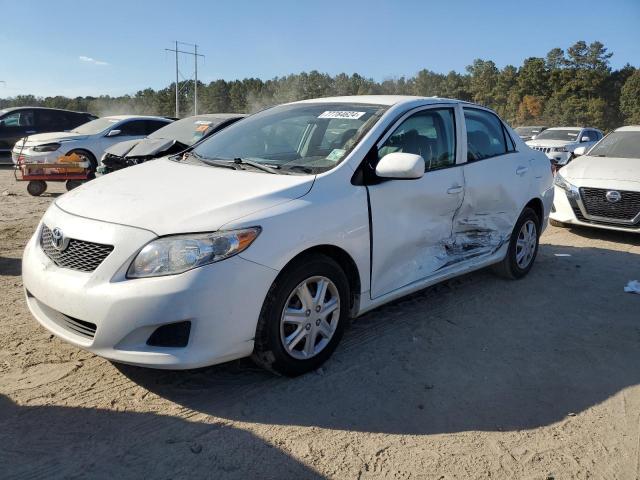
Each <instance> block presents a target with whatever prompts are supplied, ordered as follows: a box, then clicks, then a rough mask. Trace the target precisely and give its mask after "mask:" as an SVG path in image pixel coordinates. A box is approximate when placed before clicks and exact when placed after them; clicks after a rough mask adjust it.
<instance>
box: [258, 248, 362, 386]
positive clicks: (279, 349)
mask: <svg viewBox="0 0 640 480" xmlns="http://www.w3.org/2000/svg"><path fill="white" fill-rule="evenodd" d="M349 298H350V292H349V282H348V280H347V277H346V275H345V273H344V272H343V270H342V269H341V268H340V266H339V265H338V264H337V263H336V262H335V261H334V260H332V259H331V258H329V257H326V256H324V255H314V256H312V257H307V258H305V259H303V260H302V261H297V262H296V263H295V264H293V265H291V266H290V267H287V268H286V269H285V270H283V272H282V273H281V274H280V275H279V276H278V278H277V279H276V281H275V282H274V283H273V285H272V286H271V288H270V290H269V293H268V294H267V298H266V299H265V302H264V305H263V307H262V311H261V313H260V318H259V320H258V327H257V330H256V338H255V349H254V353H253V359H254V361H255V362H256V363H258V364H259V365H260V366H263V367H265V368H267V369H269V370H271V371H273V372H275V373H279V374H282V375H287V376H296V375H300V374H303V373H306V372H309V371H311V370H315V369H317V368H318V367H319V366H320V365H322V364H323V363H324V362H325V361H326V360H327V359H328V358H329V357H330V356H331V354H332V353H333V351H334V350H335V348H336V347H337V345H338V343H339V342H340V338H341V337H342V334H343V332H344V328H345V326H346V324H347V323H348V321H349V307H350V301H349Z"/></svg>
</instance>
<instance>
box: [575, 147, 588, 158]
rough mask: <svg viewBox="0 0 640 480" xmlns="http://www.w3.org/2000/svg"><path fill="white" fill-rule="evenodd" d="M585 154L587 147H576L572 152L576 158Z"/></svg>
mask: <svg viewBox="0 0 640 480" xmlns="http://www.w3.org/2000/svg"><path fill="white" fill-rule="evenodd" d="M585 153H587V147H578V148H576V149H575V150H574V151H573V154H574V155H575V156H576V157H579V156H580V155H584V154H585Z"/></svg>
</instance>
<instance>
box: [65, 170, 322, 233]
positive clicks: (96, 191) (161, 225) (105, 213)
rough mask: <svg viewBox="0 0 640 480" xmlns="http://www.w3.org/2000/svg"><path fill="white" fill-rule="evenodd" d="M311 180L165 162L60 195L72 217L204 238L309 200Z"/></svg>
mask: <svg viewBox="0 0 640 480" xmlns="http://www.w3.org/2000/svg"><path fill="white" fill-rule="evenodd" d="M314 178H315V176H312V175H273V174H269V173H263V172H255V171H244V170H231V169H227V168H219V167H211V166H207V165H200V164H197V165H196V164H188V163H178V162H174V161H171V160H168V159H166V158H164V159H159V160H157V161H154V162H145V163H142V164H140V165H136V166H134V167H129V168H125V169H122V170H119V171H117V172H114V173H110V174H109V175H105V176H103V177H100V178H98V179H96V180H92V181H91V182H88V183H86V184H84V185H82V186H81V187H78V188H76V189H74V190H72V191H71V192H69V193H67V194H65V195H63V196H62V197H60V198H58V199H57V200H56V205H57V206H58V207H60V208H61V209H62V210H64V211H66V212H68V213H71V214H73V215H78V216H83V217H88V218H93V219H96V220H102V221H105V222H112V223H118V224H122V225H130V226H133V227H138V228H144V229H147V230H151V231H152V232H154V233H156V234H157V235H168V234H173V233H186V232H207V231H214V230H218V229H219V228H220V227H222V226H223V225H225V224H226V223H229V222H231V221H233V220H236V219H238V218H240V217H244V216H246V215H249V214H252V213H255V212H257V211H258V210H264V209H266V208H270V207H274V206H276V205H278V204H281V203H285V202H288V201H291V200H294V199H296V198H300V197H302V196H304V195H305V194H307V193H308V192H309V190H310V189H311V186H312V185H313V181H314Z"/></svg>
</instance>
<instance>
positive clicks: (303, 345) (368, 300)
mask: <svg viewBox="0 0 640 480" xmlns="http://www.w3.org/2000/svg"><path fill="white" fill-rule="evenodd" d="M553 192H554V190H553V177H552V174H551V169H550V166H549V161H548V160H547V158H546V156H545V155H544V154H543V153H542V152H537V151H535V150H531V149H529V148H527V147H526V145H525V144H524V142H523V141H522V140H521V139H520V138H519V137H518V135H517V134H516V133H515V132H514V131H513V130H512V129H511V128H510V127H509V126H508V125H506V124H505V123H504V122H503V121H502V120H501V119H500V118H499V117H498V116H497V115H496V114H495V113H494V112H493V111H491V110H489V109H487V108H484V107H481V106H479V105H475V104H472V103H467V102H463V101H458V100H449V99H440V98H421V97H405V96H376V95H372V96H353V97H335V98H323V99H315V100H304V101H300V102H294V103H289V104H285V105H280V106H276V107H272V108H269V109H266V110H263V111H261V112H259V113H256V114H254V115H251V116H250V117H247V118H246V119H243V120H242V121H239V122H237V123H235V124H233V125H231V126H229V127H227V128H225V129H224V130H222V131H220V132H218V133H217V134H216V135H213V136H211V137H209V138H207V139H205V140H204V141H202V142H200V143H198V144H197V145H196V146H195V148H193V149H192V150H190V151H189V152H188V154H186V155H180V156H177V155H174V156H172V157H165V158H161V159H158V160H154V161H152V162H146V163H143V164H141V165H139V166H137V167H136V168H132V169H129V170H128V171H126V170H125V171H118V172H114V173H112V174H109V175H105V176H103V177H100V178H98V179H97V180H95V181H92V182H89V183H88V184H85V185H83V186H81V187H79V188H77V189H75V190H73V191H71V192H69V193H67V194H65V195H63V196H61V197H59V198H57V199H56V200H55V201H54V203H53V204H52V205H51V206H50V207H49V209H48V210H47V212H46V213H45V215H44V217H43V218H42V221H41V222H40V224H39V225H38V227H37V229H36V231H35V233H34V235H33V237H32V238H31V239H30V241H29V243H28V244H27V246H26V249H25V251H24V256H23V264H22V275H23V283H24V288H25V297H26V301H27V305H28V307H29V309H30V311H31V312H32V314H33V315H34V317H35V318H36V319H37V320H38V321H39V322H40V323H41V324H42V325H43V326H44V327H46V328H47V329H49V330H50V331H51V332H53V333H54V334H56V335H57V336H59V337H61V338H63V339H64V340H66V341H68V342H70V343H72V344H74V345H76V346H78V347H81V348H84V349H87V350H89V351H91V352H94V353H95V354H97V355H100V356H103V357H105V358H108V359H110V360H112V361H115V362H123V363H128V364H133V365H140V366H147V367H154V368H166V369H186V368H195V367H202V366H205V365H212V364H216V363H221V362H225V361H228V360H232V359H236V358H241V357H246V356H252V357H253V359H254V360H255V361H256V362H257V363H258V364H259V365H262V366H264V367H266V368H267V369H269V370H271V371H273V372H277V373H279V374H284V375H291V376H293V375H298V374H302V373H305V372H308V371H310V370H313V369H316V368H318V367H319V366H320V365H321V364H322V363H323V362H325V361H326V360H327V359H328V358H329V357H330V355H331V354H332V352H333V351H334V350H335V349H336V347H337V345H338V343H339V341H340V339H341V337H342V335H343V333H344V332H345V329H346V327H347V325H348V323H349V321H350V319H351V318H354V317H357V316H359V315H362V314H363V313H365V312H367V311H369V310H371V309H374V308H376V307H378V306H380V305H383V304H385V303H387V302H389V301H392V300H394V299H397V298H399V297H401V296H404V295H407V294H409V293H411V292H414V291H417V290H420V289H423V288H425V287H427V286H429V285H432V284H434V283H437V282H440V281H443V280H446V279H449V278H452V277H455V276H458V275H462V274H465V273H467V272H470V271H472V270H477V269H480V268H483V267H488V266H492V267H493V268H494V270H495V271H496V272H497V273H499V274H500V275H502V276H504V277H507V278H511V279H520V278H522V277H524V276H525V275H527V273H528V272H529V271H530V269H531V268H532V266H533V264H534V261H535V258H536V254H537V252H538V245H539V237H540V234H541V233H542V231H543V230H544V229H545V227H546V225H547V220H548V216H549V212H550V209H551V205H552V202H553ZM459 294H460V295H464V294H465V293H464V292H460V293H459Z"/></svg>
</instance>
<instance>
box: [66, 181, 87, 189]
mask: <svg viewBox="0 0 640 480" xmlns="http://www.w3.org/2000/svg"><path fill="white" fill-rule="evenodd" d="M83 183H84V180H67V182H66V183H65V185H64V186H65V187H66V189H67V192H70V191H71V190H73V189H74V188H78V187H79V186H80V185H82V184H83Z"/></svg>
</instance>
